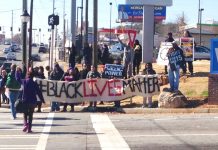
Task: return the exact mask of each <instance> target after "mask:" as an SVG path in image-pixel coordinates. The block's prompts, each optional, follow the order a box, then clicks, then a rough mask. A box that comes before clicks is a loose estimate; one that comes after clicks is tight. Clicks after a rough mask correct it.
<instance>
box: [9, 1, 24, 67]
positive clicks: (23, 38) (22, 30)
mask: <svg viewBox="0 0 218 150" xmlns="http://www.w3.org/2000/svg"><path fill="white" fill-rule="evenodd" d="M22 10H23V11H22V12H24V10H27V0H23V7H22ZM12 30H13V29H12ZM26 37H27V23H25V22H24V23H22V51H23V53H22V54H23V55H22V63H23V64H24V65H25V66H27V58H26V57H27V55H26V53H27V52H26V51H27V48H26ZM24 65H23V66H24ZM23 69H24V68H23Z"/></svg>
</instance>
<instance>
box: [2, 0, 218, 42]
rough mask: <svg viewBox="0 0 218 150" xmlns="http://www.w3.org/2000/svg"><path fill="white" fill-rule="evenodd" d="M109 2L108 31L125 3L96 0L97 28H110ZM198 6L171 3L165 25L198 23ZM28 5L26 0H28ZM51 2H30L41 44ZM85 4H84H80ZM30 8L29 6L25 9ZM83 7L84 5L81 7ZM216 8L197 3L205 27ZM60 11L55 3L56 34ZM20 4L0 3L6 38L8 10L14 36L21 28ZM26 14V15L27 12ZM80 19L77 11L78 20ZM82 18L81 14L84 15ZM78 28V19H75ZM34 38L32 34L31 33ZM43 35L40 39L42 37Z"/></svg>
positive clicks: (17, 0)
mask: <svg viewBox="0 0 218 150" xmlns="http://www.w3.org/2000/svg"><path fill="white" fill-rule="evenodd" d="M75 1H76V2H77V6H81V0H75ZM110 2H112V14H111V15H112V27H116V26H118V25H120V24H119V23H116V19H117V17H118V13H117V9H118V5H119V4H125V0H98V11H99V12H98V27H105V28H109V27H110V5H109V3H110ZM198 2H199V0H173V6H171V7H167V14H166V15H167V16H166V20H165V22H174V21H175V20H176V18H177V17H178V16H181V14H182V13H183V12H184V14H185V17H186V18H187V23H188V24H195V23H197V20H198ZM28 3H30V0H28ZM52 3H53V0H34V11H33V14H34V16H33V28H35V29H39V28H41V31H42V33H41V40H42V41H43V40H47V39H48V37H47V36H48V28H49V26H48V21H47V20H48V16H49V15H50V14H52V11H53V5H52ZM84 3H85V0H84ZM70 5H71V0H65V14H66V16H65V18H66V19H67V20H68V23H69V27H70V13H71V10H70V9H71V6H70ZM28 6H30V5H28ZM84 6H85V5H84ZM92 6H93V0H89V20H90V21H89V25H90V26H92V24H93V21H92V19H93V15H92V14H93V8H92ZM217 6H218V0H201V8H204V11H203V13H202V22H203V23H205V21H206V20H208V19H214V20H216V21H218V15H217V13H216V11H217ZM63 7H64V0H55V13H57V14H58V15H59V16H60V25H59V26H58V28H59V31H60V32H62V28H63V26H62V25H63V19H62V18H63ZM21 9H22V0H0V26H1V28H2V30H1V31H0V33H2V32H3V29H4V31H5V33H6V36H7V37H9V36H10V34H11V32H10V27H11V24H12V10H13V13H14V14H13V22H14V34H16V33H19V31H18V28H19V27H20V26H21V21H20V15H21V14H22V11H21ZM28 12H29V11H28ZM78 17H79V18H80V10H79V16H78ZM84 18H85V14H84ZM79 24H80V19H79ZM33 34H34V33H33ZM43 34H44V36H43ZM37 35H39V33H38V31H36V32H35V41H36V42H37V40H39V37H40V36H37Z"/></svg>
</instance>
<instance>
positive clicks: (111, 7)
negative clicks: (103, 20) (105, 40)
mask: <svg viewBox="0 0 218 150" xmlns="http://www.w3.org/2000/svg"><path fill="white" fill-rule="evenodd" d="M111 13H112V2H110V45H111Z"/></svg>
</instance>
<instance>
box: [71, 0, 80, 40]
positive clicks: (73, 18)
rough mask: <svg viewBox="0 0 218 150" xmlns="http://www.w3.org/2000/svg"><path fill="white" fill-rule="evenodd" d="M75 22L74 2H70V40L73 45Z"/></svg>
mask: <svg viewBox="0 0 218 150" xmlns="http://www.w3.org/2000/svg"><path fill="white" fill-rule="evenodd" d="M77 20H78V17H77ZM75 22H76V0H71V39H72V43H73V44H75V37H76V27H75V25H76V24H75ZM77 25H78V24H77ZM77 27H78V26H77Z"/></svg>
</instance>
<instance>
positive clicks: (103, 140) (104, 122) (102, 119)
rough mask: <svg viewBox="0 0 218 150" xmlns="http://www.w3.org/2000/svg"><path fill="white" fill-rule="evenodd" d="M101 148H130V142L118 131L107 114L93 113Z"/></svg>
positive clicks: (104, 149)
mask: <svg viewBox="0 0 218 150" xmlns="http://www.w3.org/2000/svg"><path fill="white" fill-rule="evenodd" d="M91 120H92V124H93V128H94V129H95V131H96V133H97V136H98V140H99V143H100V145H101V149H103V150H113V149H114V150H117V149H122V150H130V148H129V146H128V144H127V143H126V141H125V140H124V139H123V137H122V136H121V135H120V133H119V132H118V131H117V129H116V128H115V126H114V125H113V123H112V122H111V120H110V119H109V117H108V116H107V115H105V114H91Z"/></svg>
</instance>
